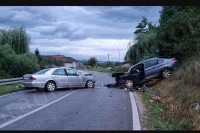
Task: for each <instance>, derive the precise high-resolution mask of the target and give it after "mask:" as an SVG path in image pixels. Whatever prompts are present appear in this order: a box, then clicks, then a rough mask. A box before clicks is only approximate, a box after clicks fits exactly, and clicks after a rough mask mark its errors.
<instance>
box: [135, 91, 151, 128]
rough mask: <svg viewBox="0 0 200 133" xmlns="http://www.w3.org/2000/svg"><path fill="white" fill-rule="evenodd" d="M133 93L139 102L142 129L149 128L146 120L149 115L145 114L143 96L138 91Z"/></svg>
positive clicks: (137, 102)
mask: <svg viewBox="0 0 200 133" xmlns="http://www.w3.org/2000/svg"><path fill="white" fill-rule="evenodd" d="M132 94H133V96H134V98H135V101H136V104H137V108H138V112H139V117H140V123H141V130H148V129H147V128H146V121H147V116H146V115H145V112H146V108H145V106H144V103H143V100H142V97H141V96H140V95H139V94H138V93H137V92H133V93H132Z"/></svg>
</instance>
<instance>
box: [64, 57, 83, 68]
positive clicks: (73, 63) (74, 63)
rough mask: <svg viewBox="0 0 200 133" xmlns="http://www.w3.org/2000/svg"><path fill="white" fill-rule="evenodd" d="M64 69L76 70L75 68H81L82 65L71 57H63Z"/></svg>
mask: <svg viewBox="0 0 200 133" xmlns="http://www.w3.org/2000/svg"><path fill="white" fill-rule="evenodd" d="M64 66H65V67H71V68H76V67H82V66H83V64H82V62H80V61H79V60H76V59H74V58H72V57H65V62H64Z"/></svg>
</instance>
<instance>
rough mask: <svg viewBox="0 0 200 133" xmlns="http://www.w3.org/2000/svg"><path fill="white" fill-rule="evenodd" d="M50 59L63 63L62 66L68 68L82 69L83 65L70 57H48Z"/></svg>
mask: <svg viewBox="0 0 200 133" xmlns="http://www.w3.org/2000/svg"><path fill="white" fill-rule="evenodd" d="M48 57H50V58H51V59H55V60H60V61H63V66H64V67H68V68H77V67H82V66H83V64H82V62H80V61H79V60H76V59H74V58H72V57H65V56H64V55H49V56H48Z"/></svg>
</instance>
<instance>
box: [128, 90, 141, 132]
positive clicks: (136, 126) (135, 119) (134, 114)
mask: <svg viewBox="0 0 200 133" xmlns="http://www.w3.org/2000/svg"><path fill="white" fill-rule="evenodd" d="M129 95H130V98H131V106H132V117H133V118H132V119H133V130H141V125H140V119H139V114H138V109H137V105H136V102H135V98H134V96H133V93H132V92H129Z"/></svg>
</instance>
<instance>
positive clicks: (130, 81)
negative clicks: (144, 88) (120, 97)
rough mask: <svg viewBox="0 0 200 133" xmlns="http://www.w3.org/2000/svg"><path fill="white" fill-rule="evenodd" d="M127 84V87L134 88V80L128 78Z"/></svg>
mask: <svg viewBox="0 0 200 133" xmlns="http://www.w3.org/2000/svg"><path fill="white" fill-rule="evenodd" d="M125 86H126V87H127V88H132V87H133V81H132V80H126V81H125Z"/></svg>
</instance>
